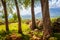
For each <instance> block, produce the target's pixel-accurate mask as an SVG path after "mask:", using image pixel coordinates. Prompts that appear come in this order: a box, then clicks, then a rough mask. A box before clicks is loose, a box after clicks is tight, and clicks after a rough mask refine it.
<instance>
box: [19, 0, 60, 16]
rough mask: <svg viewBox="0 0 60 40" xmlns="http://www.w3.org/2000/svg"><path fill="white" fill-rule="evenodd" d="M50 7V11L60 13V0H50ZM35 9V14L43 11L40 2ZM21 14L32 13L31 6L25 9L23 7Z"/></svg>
mask: <svg viewBox="0 0 60 40" xmlns="http://www.w3.org/2000/svg"><path fill="white" fill-rule="evenodd" d="M49 9H50V13H51V14H53V13H58V14H59V13H60V0H49ZM34 10H35V14H37V13H39V12H40V13H41V5H40V2H38V3H37V7H35V8H34ZM20 12H21V15H27V14H28V15H31V8H30V7H29V8H28V9H25V8H24V7H23V9H22V10H20Z"/></svg>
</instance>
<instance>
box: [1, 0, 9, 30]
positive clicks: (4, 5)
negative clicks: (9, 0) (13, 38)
mask: <svg viewBox="0 0 60 40" xmlns="http://www.w3.org/2000/svg"><path fill="white" fill-rule="evenodd" d="M1 2H2V5H3V8H4V13H5V24H6V31H9V27H8V15H7V9H6V1H4V0H1Z"/></svg>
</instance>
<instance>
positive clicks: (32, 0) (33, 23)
mask: <svg viewBox="0 0 60 40" xmlns="http://www.w3.org/2000/svg"><path fill="white" fill-rule="evenodd" d="M31 14H32V30H34V29H35V28H36V22H35V14H34V0H31Z"/></svg>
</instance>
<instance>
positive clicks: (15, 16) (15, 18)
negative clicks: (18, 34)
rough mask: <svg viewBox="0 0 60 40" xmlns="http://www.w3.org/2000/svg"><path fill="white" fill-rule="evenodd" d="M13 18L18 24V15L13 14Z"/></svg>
mask: <svg viewBox="0 0 60 40" xmlns="http://www.w3.org/2000/svg"><path fill="white" fill-rule="evenodd" d="M13 18H14V22H16V21H17V18H18V17H17V15H16V13H14V14H13Z"/></svg>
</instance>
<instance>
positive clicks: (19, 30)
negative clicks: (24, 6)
mask: <svg viewBox="0 0 60 40" xmlns="http://www.w3.org/2000/svg"><path fill="white" fill-rule="evenodd" d="M15 5H16V9H17V16H18V32H19V33H22V29H21V18H20V12H19V7H18V3H17V0H15Z"/></svg>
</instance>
